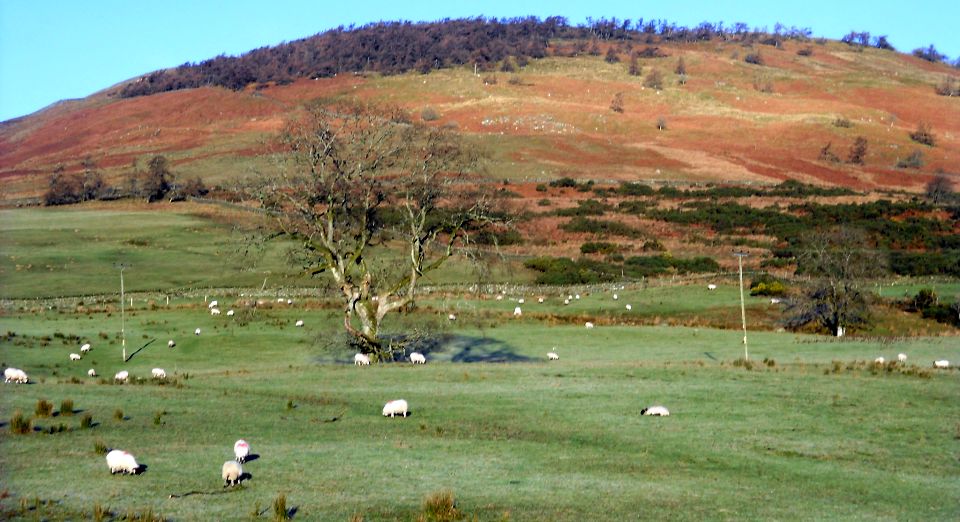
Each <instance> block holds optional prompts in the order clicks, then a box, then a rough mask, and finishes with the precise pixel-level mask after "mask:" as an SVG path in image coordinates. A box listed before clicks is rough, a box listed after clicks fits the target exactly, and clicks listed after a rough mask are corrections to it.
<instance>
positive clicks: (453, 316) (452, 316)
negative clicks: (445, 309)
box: [447, 314, 457, 321]
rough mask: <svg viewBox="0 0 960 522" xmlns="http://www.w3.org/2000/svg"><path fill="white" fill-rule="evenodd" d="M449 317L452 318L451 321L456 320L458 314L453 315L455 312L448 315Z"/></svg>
mask: <svg viewBox="0 0 960 522" xmlns="http://www.w3.org/2000/svg"><path fill="white" fill-rule="evenodd" d="M447 319H449V320H451V321H456V320H457V316H456V315H453V314H450V315H448V316H447Z"/></svg>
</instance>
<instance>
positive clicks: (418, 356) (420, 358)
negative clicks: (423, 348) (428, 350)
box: [410, 352, 427, 364]
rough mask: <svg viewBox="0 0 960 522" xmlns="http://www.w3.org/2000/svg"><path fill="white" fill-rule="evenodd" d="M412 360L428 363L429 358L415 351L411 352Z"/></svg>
mask: <svg viewBox="0 0 960 522" xmlns="http://www.w3.org/2000/svg"><path fill="white" fill-rule="evenodd" d="M410 362H412V363H413V364H427V358H426V357H425V356H424V355H423V354H422V353H418V352H413V353H411V354H410Z"/></svg>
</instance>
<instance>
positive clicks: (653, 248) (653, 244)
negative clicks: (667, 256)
mask: <svg viewBox="0 0 960 522" xmlns="http://www.w3.org/2000/svg"><path fill="white" fill-rule="evenodd" d="M640 250H643V251H644V252H663V251H665V250H666V248H665V247H664V246H663V243H661V242H660V241H658V240H656V239H650V240H647V241H644V242H643V246H642V247H641V248H640Z"/></svg>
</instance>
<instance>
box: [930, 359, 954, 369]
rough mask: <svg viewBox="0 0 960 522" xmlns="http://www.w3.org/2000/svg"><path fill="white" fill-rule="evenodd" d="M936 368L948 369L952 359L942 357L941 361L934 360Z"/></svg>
mask: <svg viewBox="0 0 960 522" xmlns="http://www.w3.org/2000/svg"><path fill="white" fill-rule="evenodd" d="M933 367H934V368H940V369H946V368H949V367H950V361H948V360H946V359H940V360H939V361H933Z"/></svg>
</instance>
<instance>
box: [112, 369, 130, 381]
mask: <svg viewBox="0 0 960 522" xmlns="http://www.w3.org/2000/svg"><path fill="white" fill-rule="evenodd" d="M129 377H130V372H128V371H127V370H121V371H119V372H117V374H116V375H114V376H113V380H114V381H116V382H127V379H128V378H129Z"/></svg>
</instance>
